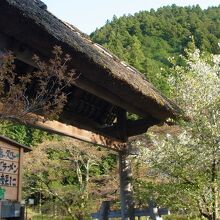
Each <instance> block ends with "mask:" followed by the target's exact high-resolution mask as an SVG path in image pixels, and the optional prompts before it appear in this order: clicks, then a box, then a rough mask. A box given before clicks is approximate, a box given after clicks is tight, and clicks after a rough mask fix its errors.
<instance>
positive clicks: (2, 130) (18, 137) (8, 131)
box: [0, 121, 59, 146]
mask: <svg viewBox="0 0 220 220" xmlns="http://www.w3.org/2000/svg"><path fill="white" fill-rule="evenodd" d="M0 134H1V135H3V136H6V137H8V138H11V139H13V140H15V141H17V142H19V143H21V144H24V145H26V146H36V145H37V144H40V143H42V142H43V141H44V140H52V139H59V136H57V135H50V134H48V133H47V132H44V131H42V130H38V129H34V128H30V127H27V126H26V125H21V124H15V123H12V122H9V121H1V123H0Z"/></svg>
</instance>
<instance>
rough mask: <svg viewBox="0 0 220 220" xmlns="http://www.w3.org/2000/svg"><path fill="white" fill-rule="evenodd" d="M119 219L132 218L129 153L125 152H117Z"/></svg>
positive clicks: (131, 219) (132, 219)
mask: <svg viewBox="0 0 220 220" xmlns="http://www.w3.org/2000/svg"><path fill="white" fill-rule="evenodd" d="M119 175H120V197H121V217H122V218H121V219H122V220H128V219H130V220H134V219H135V218H134V212H133V210H134V202H133V187H132V183H131V179H132V172H131V162H130V159H129V155H128V154H127V153H126V152H120V153H119Z"/></svg>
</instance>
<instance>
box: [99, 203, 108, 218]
mask: <svg viewBox="0 0 220 220" xmlns="http://www.w3.org/2000/svg"><path fill="white" fill-rule="evenodd" d="M109 209H110V201H104V202H102V206H101V209H100V213H99V220H108V212H109Z"/></svg>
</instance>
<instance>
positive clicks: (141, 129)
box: [127, 117, 161, 137]
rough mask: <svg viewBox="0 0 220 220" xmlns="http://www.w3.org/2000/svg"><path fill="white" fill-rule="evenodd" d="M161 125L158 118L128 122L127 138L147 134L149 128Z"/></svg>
mask: <svg viewBox="0 0 220 220" xmlns="http://www.w3.org/2000/svg"><path fill="white" fill-rule="evenodd" d="M159 123H161V121H159V120H157V119H156V118H152V117H149V118H145V119H138V120H135V121H132V120H128V121H127V136H128V137H132V136H135V135H139V134H143V133H145V132H147V130H148V128H150V127H151V126H153V125H157V124H159Z"/></svg>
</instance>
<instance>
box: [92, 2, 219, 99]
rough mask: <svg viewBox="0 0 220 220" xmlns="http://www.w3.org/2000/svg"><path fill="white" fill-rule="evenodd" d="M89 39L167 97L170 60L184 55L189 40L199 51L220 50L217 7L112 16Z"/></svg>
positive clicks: (172, 7)
mask: <svg viewBox="0 0 220 220" xmlns="http://www.w3.org/2000/svg"><path fill="white" fill-rule="evenodd" d="M91 38H92V40H93V41H95V42H97V43H99V44H101V45H103V46H104V47H106V48H108V49H109V50H110V51H112V52H113V53H114V54H116V55H118V56H119V57H120V58H121V59H123V60H124V61H127V62H128V63H130V64H131V65H133V66H134V67H136V68H137V69H139V70H140V71H141V72H143V73H145V74H146V76H147V78H148V79H149V80H150V81H151V82H152V83H153V84H155V85H156V86H157V87H158V88H159V89H161V90H162V91H163V92H165V93H167V95H168V88H167V87H168V84H167V82H166V79H167V74H169V73H168V72H167V70H168V67H170V63H169V61H168V58H169V57H178V55H179V54H182V53H184V49H185V48H186V47H189V46H190V42H191V41H192V38H194V40H195V45H196V47H198V48H199V49H201V50H202V51H205V52H208V53H214V54H216V53H218V52H219V51H220V48H219V47H218V43H219V39H220V6H218V7H211V8H208V9H206V10H202V9H201V8H200V7H199V6H193V7H178V6H175V5H172V6H167V7H163V8H159V9H158V10H156V11H155V10H150V11H141V12H139V13H136V14H134V15H124V16H122V17H120V18H117V17H113V19H112V21H107V22H106V25H105V26H103V27H102V28H100V29H97V30H96V31H95V32H93V33H92V34H91ZM163 69H164V70H163ZM161 70H162V71H161Z"/></svg>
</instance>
